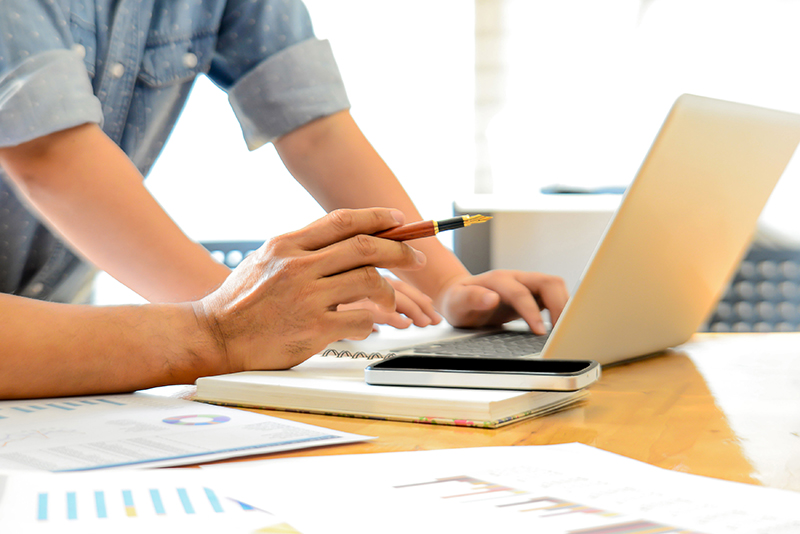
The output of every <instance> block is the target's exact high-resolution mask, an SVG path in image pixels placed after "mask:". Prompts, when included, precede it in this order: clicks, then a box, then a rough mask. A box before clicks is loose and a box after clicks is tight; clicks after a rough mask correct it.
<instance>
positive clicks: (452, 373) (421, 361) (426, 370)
mask: <svg viewBox="0 0 800 534" xmlns="http://www.w3.org/2000/svg"><path fill="white" fill-rule="evenodd" d="M599 378H600V364H598V363H597V362H596V361H593V360H534V359H512V358H476V357H460V356H413V355H410V356H395V357H394V358H387V359H385V360H383V361H380V362H378V363H374V364H371V365H369V366H367V367H366V369H365V370H364V379H365V380H366V382H367V384H372V385H383V386H429V387H450V388H480V389H521V390H541V391H577V390H579V389H583V388H585V387H586V386H588V385H590V384H592V383H593V382H595V381H597V379H599Z"/></svg>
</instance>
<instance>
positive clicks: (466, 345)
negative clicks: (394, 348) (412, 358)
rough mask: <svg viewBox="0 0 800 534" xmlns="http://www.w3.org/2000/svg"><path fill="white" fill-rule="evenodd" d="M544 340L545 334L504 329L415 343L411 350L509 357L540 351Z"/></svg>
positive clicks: (438, 353) (419, 352) (444, 354)
mask: <svg viewBox="0 0 800 534" xmlns="http://www.w3.org/2000/svg"><path fill="white" fill-rule="evenodd" d="M546 341H547V336H537V335H535V334H531V333H529V332H515V331H504V332H495V333H491V334H486V335H481V336H475V337H468V338H464V339H453V340H449V341H439V342H436V343H428V344H425V345H417V346H415V347H414V348H413V352H414V354H432V355H439V356H484V357H497V358H509V357H518V356H525V355H531V354H535V353H538V352H541V351H542V348H543V347H544V344H545V342H546Z"/></svg>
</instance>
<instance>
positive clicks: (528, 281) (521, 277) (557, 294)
mask: <svg viewBox="0 0 800 534" xmlns="http://www.w3.org/2000/svg"><path fill="white" fill-rule="evenodd" d="M568 298H569V295H568V293H567V288H566V286H565V285H564V281H563V280H562V279H561V278H558V277H556V276H550V275H546V274H541V273H530V272H523V271H503V270H497V271H489V272H487V273H483V274H480V275H477V276H467V277H462V278H458V279H456V280H455V281H454V282H452V283H451V284H450V285H448V286H447V287H446V289H445V290H444V295H443V297H442V299H441V300H440V302H441V312H442V315H444V317H445V318H446V319H447V321H448V322H449V323H450V324H451V325H453V326H456V327H479V326H488V325H500V324H503V323H506V322H508V321H511V320H513V319H518V318H520V317H522V318H523V319H524V320H525V322H526V323H528V326H530V328H531V330H532V331H533V332H534V333H536V334H545V333H546V328H545V326H544V323H543V321H542V315H541V313H540V311H541V310H542V309H545V308H546V309H547V310H548V311H549V312H550V318H551V320H552V322H553V324H555V322H556V321H557V320H558V318H559V316H560V315H561V312H562V311H563V309H564V306H566V304H567V299H568Z"/></svg>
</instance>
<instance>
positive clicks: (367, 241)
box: [352, 234, 378, 258]
mask: <svg viewBox="0 0 800 534" xmlns="http://www.w3.org/2000/svg"><path fill="white" fill-rule="evenodd" d="M352 243H353V248H354V249H355V252H356V254H358V255H359V256H363V257H365V258H369V257H371V256H373V255H375V253H376V252H377V251H378V244H377V242H376V239H375V238H374V237H371V236H368V235H364V234H358V235H357V236H354V237H353V239H352Z"/></svg>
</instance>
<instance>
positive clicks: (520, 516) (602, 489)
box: [207, 444, 800, 534]
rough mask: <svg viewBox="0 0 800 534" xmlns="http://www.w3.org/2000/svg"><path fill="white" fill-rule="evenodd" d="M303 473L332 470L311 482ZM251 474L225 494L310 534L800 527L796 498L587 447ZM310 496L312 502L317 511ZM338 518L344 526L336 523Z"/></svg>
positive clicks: (279, 467)
mask: <svg viewBox="0 0 800 534" xmlns="http://www.w3.org/2000/svg"><path fill="white" fill-rule="evenodd" d="M234 468H235V467H233V466H232V467H231V468H229V469H230V470H232V469H234ZM207 469H208V470H214V469H215V468H214V467H209V468H207ZM243 471H244V470H243ZM298 472H303V473H306V472H307V473H324V474H325V476H324V477H319V478H318V479H315V480H314V481H313V483H310V482H309V481H308V480H307V479H305V478H303V477H298V476H297V473H298ZM244 473H245V474H244V475H243V476H241V477H239V483H238V484H237V485H236V486H232V487H231V488H230V489H229V490H228V493H227V494H228V495H229V496H231V497H234V498H237V499H240V500H244V501H246V502H248V503H249V504H252V505H254V506H261V507H265V506H270V511H272V512H274V513H276V514H278V515H281V516H282V517H284V518H286V519H287V520H288V521H289V522H290V523H291V524H292V525H294V526H296V527H297V528H299V529H300V530H302V531H303V532H304V533H307V534H340V533H341V534H345V533H346V534H371V533H373V532H381V533H382V534H405V533H407V532H414V531H416V530H417V528H418V526H419V525H425V529H426V531H427V532H459V533H463V534H485V533H486V532H502V533H503V534H517V533H519V534H523V533H524V534H528V533H531V532H535V533H536V534H754V533H759V534H767V533H768V534H777V533H780V534H784V533H785V534H789V533H796V532H800V517H798V515H797V510H798V509H800V494H797V493H795V492H791V491H781V490H777V489H772V488H763V487H756V486H750V485H747V484H737V483H733V482H724V481H721V480H716V479H710V478H704V477H698V476H693V475H687V474H685V473H679V472H674V471H668V470H664V469H659V468H657V467H654V466H651V465H648V464H644V463H642V462H637V461H634V460H630V459H628V458H624V457H621V456H618V455H615V454H611V453H609V452H605V451H601V450H598V449H595V448H592V447H588V446H585V445H580V444H568V445H546V446H516V447H479V448H463V449H449V450H434V451H415V452H396V453H378V454H361V455H336V456H325V457H316V458H290V459H276V460H269V461H263V462H250V464H249V465H248V466H247V469H246V471H244ZM262 480H269V481H270V484H260V483H259V482H258V481H262ZM296 495H303V499H302V500H298V499H296V498H295V496H296ZM305 502H314V503H316V504H315V510H316V513H315V514H308V513H307V509H306V508H305ZM339 516H344V517H347V518H348V521H347V523H346V524H341V525H340V524H336V523H331V522H330V518H331V517H339ZM340 527H341V528H340Z"/></svg>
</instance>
